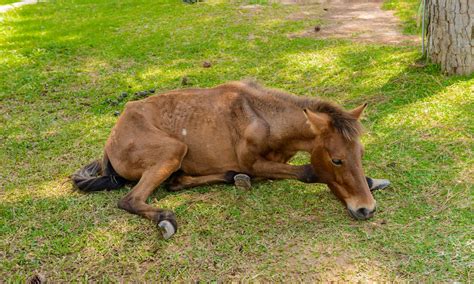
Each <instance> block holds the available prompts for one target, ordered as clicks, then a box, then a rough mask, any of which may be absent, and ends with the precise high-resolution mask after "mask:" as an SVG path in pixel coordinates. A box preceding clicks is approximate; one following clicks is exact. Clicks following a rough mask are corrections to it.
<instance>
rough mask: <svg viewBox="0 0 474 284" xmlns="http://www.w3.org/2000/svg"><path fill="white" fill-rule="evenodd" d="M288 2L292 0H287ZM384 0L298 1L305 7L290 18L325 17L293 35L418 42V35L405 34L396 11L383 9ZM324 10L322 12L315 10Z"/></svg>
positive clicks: (385, 42) (295, 2)
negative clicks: (319, 22)
mask: <svg viewBox="0 0 474 284" xmlns="http://www.w3.org/2000/svg"><path fill="white" fill-rule="evenodd" d="M284 1H285V4H289V3H287V2H288V1H289V0H284ZM382 2H383V0H320V1H294V2H293V4H295V5H304V9H305V10H304V11H302V12H299V13H298V14H295V15H292V16H290V17H289V18H290V19H296V20H304V19H308V17H311V16H313V15H314V16H315V17H321V19H322V20H323V24H322V25H321V26H320V27H317V28H315V27H311V28H310V29H307V30H304V31H302V32H297V33H293V34H290V35H289V37H314V38H336V39H351V40H354V41H357V42H365V43H382V44H408V45H411V44H417V43H418V42H419V37H418V36H412V35H404V34H402V32H401V29H400V26H401V23H400V21H399V19H398V18H397V17H395V15H394V14H393V12H392V11H386V10H382V8H381V7H382ZM316 10H322V11H323V12H322V14H321V13H316V12H314V11H316Z"/></svg>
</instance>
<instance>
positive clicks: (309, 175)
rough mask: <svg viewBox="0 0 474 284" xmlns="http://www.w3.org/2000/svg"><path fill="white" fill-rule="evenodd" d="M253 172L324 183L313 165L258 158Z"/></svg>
mask: <svg viewBox="0 0 474 284" xmlns="http://www.w3.org/2000/svg"><path fill="white" fill-rule="evenodd" d="M252 174H253V175H255V176H257V177H261V178H268V179H297V180H299V181H302V182H307V183H322V181H321V179H320V178H319V177H318V176H316V174H315V172H314V170H313V166H311V165H310V164H308V165H304V166H294V165H289V164H285V163H278V162H274V161H268V160H264V159H258V160H256V161H255V163H254V164H253V165H252Z"/></svg>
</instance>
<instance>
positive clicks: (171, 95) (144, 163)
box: [73, 82, 388, 238]
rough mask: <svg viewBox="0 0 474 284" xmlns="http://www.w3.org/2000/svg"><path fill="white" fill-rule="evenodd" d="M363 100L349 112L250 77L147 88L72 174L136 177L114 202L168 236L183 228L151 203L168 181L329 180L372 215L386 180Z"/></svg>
mask: <svg viewBox="0 0 474 284" xmlns="http://www.w3.org/2000/svg"><path fill="white" fill-rule="evenodd" d="M365 107H366V104H364V105H362V106H360V107H357V108H355V109H354V110H352V111H345V110H343V109H342V108H340V107H338V106H336V105H334V104H331V103H328V102H324V101H321V100H318V99H312V98H303V97H297V96H295V95H291V94H287V93H284V92H281V91H278V90H272V89H266V88H263V87H261V86H259V85H257V84H256V83H253V82H231V83H227V84H223V85H220V86H217V87H215V88H211V89H186V90H176V91H171V92H168V93H164V94H160V95H155V96H151V97H148V98H146V99H144V100H140V101H133V102H128V103H127V104H126V107H125V110H124V112H123V114H122V115H121V116H120V118H119V119H118V121H117V124H116V125H115V127H114V128H113V130H112V133H111V134H110V137H109V139H108V140H107V143H106V145H105V151H104V158H103V161H102V162H98V161H96V162H93V163H91V164H89V165H88V166H86V167H84V168H83V169H81V170H79V171H78V172H76V173H75V174H74V175H73V182H74V184H75V185H76V186H77V187H78V188H80V189H81V190H84V191H96V190H103V189H114V188H119V187H121V186H123V185H124V184H125V183H126V182H128V181H138V183H137V184H136V185H135V186H134V187H133V189H132V190H131V191H130V192H129V193H128V194H127V195H126V196H125V197H123V198H122V199H121V200H120V201H119V202H118V207H120V208H122V209H125V210H127V211H128V212H130V213H133V214H138V215H140V216H143V217H145V218H148V219H150V220H152V221H154V222H156V223H157V224H158V225H159V226H160V227H161V228H162V229H163V230H164V237H165V238H168V237H170V236H171V235H173V234H174V233H175V232H176V230H177V223H176V220H175V216H174V214H173V212H171V211H168V210H164V209H159V208H155V207H153V206H150V205H148V204H147V203H146V200H147V198H148V197H149V196H150V194H151V193H152V192H153V191H154V190H155V188H157V187H158V186H159V185H161V184H162V183H164V182H165V181H166V182H167V184H168V187H169V189H170V190H179V189H183V188H188V187H193V186H198V185H202V184H213V183H234V182H235V184H236V185H238V186H241V187H249V186H250V179H249V177H252V178H259V179H297V180H300V181H302V182H307V183H315V182H316V183H325V184H327V185H328V186H329V188H330V189H331V191H332V192H333V193H334V194H335V195H336V196H337V197H338V198H339V199H340V200H341V201H343V202H344V203H345V205H346V206H347V209H348V211H349V212H350V214H351V215H352V216H353V217H354V218H356V219H367V218H370V217H371V216H372V215H373V214H374V212H375V200H374V198H373V196H372V194H371V192H370V189H376V188H382V187H385V186H386V185H388V181H385V180H372V179H370V178H366V177H365V176H364V171H363V169H362V162H361V158H362V155H363V147H362V145H361V143H360V141H359V135H360V133H361V125H360V123H359V121H358V120H359V118H360V116H361V114H362V112H363V110H364V108H365ZM298 151H306V152H309V153H310V154H311V164H308V165H304V166H294V165H290V164H288V163H287V162H288V161H289V160H290V159H291V157H293V156H294V155H295V154H296V153H297V152H298ZM374 182H375V184H374Z"/></svg>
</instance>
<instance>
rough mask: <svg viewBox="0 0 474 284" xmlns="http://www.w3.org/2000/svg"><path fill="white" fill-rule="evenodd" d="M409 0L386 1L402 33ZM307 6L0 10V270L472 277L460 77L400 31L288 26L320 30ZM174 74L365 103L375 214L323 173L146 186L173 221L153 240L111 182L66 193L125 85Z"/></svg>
mask: <svg viewBox="0 0 474 284" xmlns="http://www.w3.org/2000/svg"><path fill="white" fill-rule="evenodd" d="M408 2H409V0H403V1H401V0H400V1H398V0H390V1H389V2H387V3H386V5H385V7H386V8H393V9H395V14H396V15H399V16H400V17H401V19H402V22H403V23H404V27H405V33H413V32H416V29H417V28H416V25H415V26H414V25H413V22H414V17H415V16H414V14H415V13H414V9H413V7H416V5H413V3H408ZM413 2H417V1H413ZM255 4H259V5H260V6H261V7H260V8H258V9H248V8H245V7H244V6H247V5H255ZM323 8H324V7H323V6H319V7H318V6H314V7H313V8H312V10H311V11H310V12H311V14H312V15H313V16H311V17H308V18H307V19H295V18H292V15H293V16H294V15H295V14H297V13H301V11H302V7H301V6H299V5H284V4H278V3H276V4H275V3H255V2H238V3H236V2H231V3H226V2H217V1H206V2H200V3H197V4H195V5H188V4H184V3H181V2H180V1H171V0H162V1H147V0H141V1H139V0H133V1H132V0H124V1H119V2H118V1H106V0H94V1H85V0H80V1H51V2H48V3H40V4H37V5H30V6H24V7H21V8H18V9H16V10H14V11H10V12H8V13H6V14H3V15H0V17H1V21H0V98H1V104H0V121H1V122H0V137H1V138H0V139H1V144H2V147H1V148H0V160H1V161H2V162H1V179H0V188H1V193H0V194H1V195H0V216H1V218H0V236H1V237H0V259H1V260H2V261H1V262H0V279H1V280H2V282H14V281H19V280H24V279H26V278H28V277H31V276H32V275H33V274H34V273H42V274H44V275H45V276H46V277H47V279H49V280H50V281H52V282H67V281H105V280H111V281H115V282H117V281H127V280H129V281H131V280H133V281H144V280H148V281H152V280H157V279H160V280H203V281H204V280H208V281H210V280H261V281H264V280H270V281H278V280H288V279H293V280H303V281H308V282H309V281H311V280H326V281H328V280H339V281H352V282H355V281H359V280H360V281H367V280H378V281H384V280H388V281H392V280H399V281H402V280H411V281H445V282H448V281H449V282H451V281H461V282H469V281H472V263H473V260H474V259H473V253H472V249H473V238H472V223H473V214H472V208H473V204H472V196H473V194H472V189H473V178H472V177H473V176H474V175H473V174H474V173H473V162H474V161H473V155H472V150H473V146H474V143H473V132H474V129H473V125H474V121H473V115H472V109H473V107H474V105H473V101H474V100H473V99H474V97H473V96H474V95H473V94H474V77H473V76H470V77H446V76H444V75H442V74H440V71H439V69H438V67H437V66H434V65H430V64H425V63H424V61H419V59H420V58H419V57H420V54H419V50H420V48H419V46H417V45H410V44H407V45H398V44H397V45H386V44H383V43H364V42H358V41H357V40H356V41H353V40H351V41H349V40H346V39H326V38H316V37H312V36H309V37H308V36H297V37H294V36H291V35H294V34H297V33H303V32H305V31H308V30H310V29H312V28H313V27H315V26H316V25H321V26H322V27H324V25H325V24H326V22H325V21H326V18H324V17H325V16H324V15H325V14H324V13H325V11H324V10H323ZM415 10H416V8H415ZM318 15H321V17H319V16H318ZM407 26H408V27H409V28H406V27H407ZM205 61H208V62H210V63H211V67H210V68H203V62H205ZM183 77H186V78H187V82H188V86H193V87H210V86H214V85H216V84H219V83H223V82H226V81H229V80H236V79H241V78H245V77H253V78H257V79H258V80H259V81H260V82H262V83H264V84H266V85H268V86H272V87H277V88H281V89H285V90H287V91H289V92H292V93H295V94H298V95H307V96H320V97H323V98H326V99H328V100H332V101H335V102H338V103H340V104H342V105H343V106H345V107H347V108H351V107H354V106H356V105H358V104H360V103H362V102H369V108H368V110H367V113H366V116H365V118H364V119H363V121H362V122H363V124H364V126H365V128H366V133H365V135H364V136H363V139H362V141H363V143H364V145H365V148H366V154H365V157H364V166H365V171H366V172H367V173H368V174H369V175H371V176H375V177H384V178H389V179H390V180H391V181H392V186H391V187H390V188H389V189H387V190H385V191H380V192H376V193H375V198H376V200H377V204H378V209H377V214H376V216H375V217H374V218H373V219H371V220H369V221H364V222H361V221H355V220H352V219H351V218H350V217H349V216H348V214H347V213H346V211H345V209H344V208H343V206H342V205H341V204H340V203H339V202H338V201H337V200H336V199H335V197H334V196H333V195H331V193H330V192H329V191H328V190H327V188H326V187H325V186H322V185H308V184H302V183H299V182H297V181H274V182H262V183H259V184H256V185H255V186H254V187H253V188H252V189H251V190H250V191H248V192H243V191H239V190H237V189H236V188H234V187H233V186H227V185H217V186H208V187H200V188H196V189H192V190H186V191H182V192H177V193H167V192H165V191H163V190H162V189H161V188H159V189H158V190H157V191H156V193H155V194H154V195H153V196H152V197H151V198H150V200H149V201H150V203H151V204H153V205H155V206H159V207H165V208H170V209H172V210H174V211H175V212H176V215H177V218H178V222H179V224H180V228H179V231H178V233H177V234H176V235H175V236H174V237H173V238H172V239H171V240H169V241H165V240H162V239H160V238H159V233H158V231H157V230H156V228H155V227H154V226H153V225H152V224H151V223H150V222H148V221H147V220H144V219H140V218H138V217H137V216H134V215H131V214H128V213H126V212H125V211H122V210H119V209H118V208H117V207H116V202H117V200H118V199H119V198H120V197H121V196H123V195H124V194H125V193H126V192H127V191H128V190H129V189H128V188H123V189H120V190H117V191H111V192H106V191H105V192H99V193H96V194H82V193H80V192H77V191H74V190H73V189H72V186H71V184H70V183H69V182H68V175H69V174H71V173H72V172H74V171H75V170H76V169H78V168H80V167H81V166H83V165H84V164H86V163H87V162H89V161H91V160H93V159H96V158H99V157H100V156H101V155H102V147H103V144H104V142H105V140H106V139H107V136H108V134H109V131H110V129H111V127H112V126H113V125H114V122H115V121H116V116H114V113H115V112H116V111H121V110H122V109H123V105H124V103H125V102H126V101H127V100H131V99H133V93H135V92H137V91H141V90H149V89H156V91H157V92H161V91H165V90H170V89H175V88H182V87H183V86H182V80H183ZM122 92H127V94H128V96H127V97H126V98H125V99H123V100H119V99H118V98H119V97H120V95H121V94H122ZM306 160H307V156H305V155H299V156H298V157H297V158H296V159H295V160H294V161H293V163H303V162H305V161H306Z"/></svg>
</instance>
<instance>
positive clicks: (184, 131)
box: [181, 128, 188, 136]
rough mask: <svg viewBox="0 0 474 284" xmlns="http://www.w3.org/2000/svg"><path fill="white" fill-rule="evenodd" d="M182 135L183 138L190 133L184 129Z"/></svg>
mask: <svg viewBox="0 0 474 284" xmlns="http://www.w3.org/2000/svg"><path fill="white" fill-rule="evenodd" d="M181 134H183V136H186V134H188V132H187V131H186V128H183V130H181Z"/></svg>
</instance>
